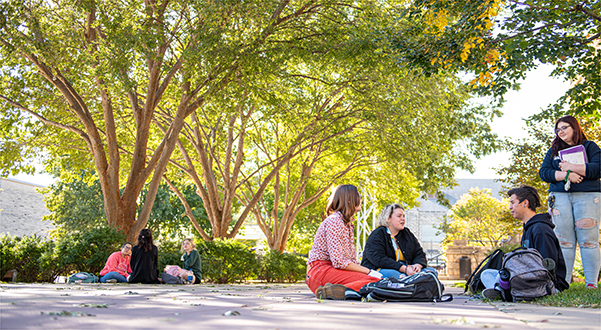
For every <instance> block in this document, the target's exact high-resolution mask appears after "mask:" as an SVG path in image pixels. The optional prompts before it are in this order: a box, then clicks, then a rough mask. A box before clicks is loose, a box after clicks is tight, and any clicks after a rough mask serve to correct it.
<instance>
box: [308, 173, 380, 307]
mask: <svg viewBox="0 0 601 330" xmlns="http://www.w3.org/2000/svg"><path fill="white" fill-rule="evenodd" d="M359 210H361V196H360V195H359V191H358V190H357V187H355V186H353V185H348V184H347V185H340V186H338V187H336V189H335V190H334V192H333V193H332V195H331V196H330V198H329V199H328V205H327V207H326V215H327V216H328V217H327V218H326V219H325V220H323V222H322V223H321V225H319V228H318V229H317V233H316V234H315V240H314V242H313V247H312V248H311V251H310V252H309V260H308V261H307V266H308V267H307V279H306V283H307V285H308V286H309V289H311V291H312V292H313V293H315V297H316V298H317V299H336V300H344V299H361V296H360V295H359V293H358V292H357V291H358V290H359V289H360V288H361V287H362V286H364V285H365V284H367V283H371V282H376V281H378V280H379V279H380V278H382V274H380V273H378V272H376V271H374V270H371V269H369V268H366V267H363V266H361V265H360V264H359V263H358V262H357V260H356V259H355V239H354V226H353V224H352V222H353V220H354V218H353V217H354V215H355V213H357V212H358V211H359Z"/></svg>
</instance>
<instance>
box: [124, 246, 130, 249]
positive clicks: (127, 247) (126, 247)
mask: <svg viewBox="0 0 601 330" xmlns="http://www.w3.org/2000/svg"><path fill="white" fill-rule="evenodd" d="M123 249H124V250H131V246H124V247H123Z"/></svg>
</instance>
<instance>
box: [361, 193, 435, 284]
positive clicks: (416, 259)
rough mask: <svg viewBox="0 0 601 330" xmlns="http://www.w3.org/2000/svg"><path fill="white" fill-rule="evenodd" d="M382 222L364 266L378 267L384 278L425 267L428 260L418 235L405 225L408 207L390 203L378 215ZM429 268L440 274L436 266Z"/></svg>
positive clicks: (371, 239) (369, 245) (370, 239)
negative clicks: (406, 208) (404, 207)
mask: <svg viewBox="0 0 601 330" xmlns="http://www.w3.org/2000/svg"><path fill="white" fill-rule="evenodd" d="M378 224H379V225H380V226H379V227H378V228H376V229H375V230H374V231H372V233H371V234H370V235H369V237H368V238H367V242H366V243H365V249H364V251H363V260H362V261H361V266H364V267H367V268H369V269H375V270H378V271H379V272H380V273H381V274H382V275H383V276H384V277H396V278H399V277H401V276H404V275H413V274H415V273H418V272H420V271H422V270H424V269H425V268H426V266H427V259H426V254H425V253H424V250H423V249H422V247H421V245H420V244H419V241H418V240H417V238H416V237H415V236H414V235H413V233H411V231H410V230H409V229H408V228H405V210H404V209H403V207H402V206H400V205H399V204H390V205H387V206H386V207H385V208H384V209H383V210H382V212H380V214H379V215H378ZM427 270H429V271H432V272H434V273H436V271H435V270H434V269H433V268H427Z"/></svg>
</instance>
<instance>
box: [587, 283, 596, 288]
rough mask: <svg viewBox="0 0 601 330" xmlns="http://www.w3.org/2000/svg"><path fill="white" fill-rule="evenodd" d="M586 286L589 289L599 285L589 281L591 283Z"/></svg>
mask: <svg viewBox="0 0 601 330" xmlns="http://www.w3.org/2000/svg"><path fill="white" fill-rule="evenodd" d="M586 288H587V289H597V286H596V285H595V284H593V283H589V284H587V285H586Z"/></svg>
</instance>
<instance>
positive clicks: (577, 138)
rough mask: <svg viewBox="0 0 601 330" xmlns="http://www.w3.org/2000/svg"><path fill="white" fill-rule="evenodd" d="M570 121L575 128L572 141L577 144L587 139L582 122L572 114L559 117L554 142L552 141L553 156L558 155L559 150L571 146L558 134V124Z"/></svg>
mask: <svg viewBox="0 0 601 330" xmlns="http://www.w3.org/2000/svg"><path fill="white" fill-rule="evenodd" d="M562 122H563V123H568V124H569V125H570V126H571V127H572V129H573V130H574V135H573V136H572V142H574V145H575V146H577V145H579V144H582V143H583V142H584V141H586V140H587V138H586V135H584V131H583V130H582V127H580V124H579V123H578V120H577V119H576V118H574V117H572V116H563V117H561V118H559V119H557V121H556V122H555V131H554V132H555V139H553V143H551V150H552V151H551V157H553V158H554V157H556V156H557V155H559V151H560V150H563V149H566V148H569V147H571V146H570V145H569V144H567V143H566V142H565V141H564V140H562V139H561V138H560V137H559V135H557V126H558V125H559V123H562Z"/></svg>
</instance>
